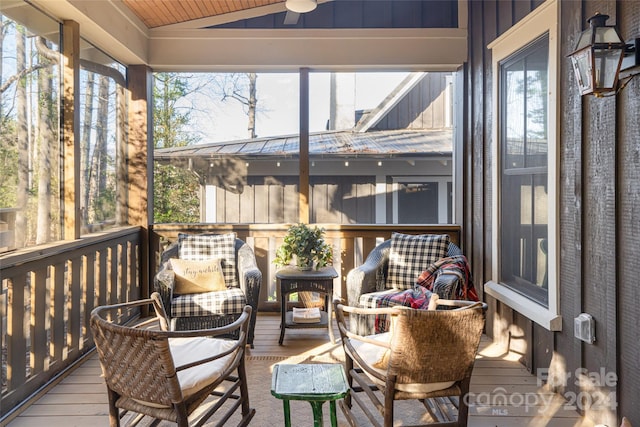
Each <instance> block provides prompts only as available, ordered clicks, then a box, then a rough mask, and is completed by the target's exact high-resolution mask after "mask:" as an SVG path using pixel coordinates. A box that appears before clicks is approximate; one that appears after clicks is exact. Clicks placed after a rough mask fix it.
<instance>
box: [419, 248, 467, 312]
mask: <svg viewBox="0 0 640 427" xmlns="http://www.w3.org/2000/svg"><path fill="white" fill-rule="evenodd" d="M440 274H453V275H456V276H458V280H456V281H455V282H454V283H453V285H450V284H447V285H445V287H439V288H437V289H434V281H435V279H436V277H438V275H440ZM416 285H419V286H423V287H425V288H427V289H428V290H430V291H431V292H434V293H436V294H438V296H439V297H440V298H442V299H464V300H470V301H478V293H477V292H476V289H475V287H474V286H473V280H472V279H471V269H470V267H469V263H468V262H467V257H465V256H464V255H455V256H451V257H446V258H441V259H439V260H438V261H436V262H434V263H433V264H431V265H430V266H429V268H427V269H426V270H425V271H423V272H422V274H420V277H418V280H417V281H416Z"/></svg>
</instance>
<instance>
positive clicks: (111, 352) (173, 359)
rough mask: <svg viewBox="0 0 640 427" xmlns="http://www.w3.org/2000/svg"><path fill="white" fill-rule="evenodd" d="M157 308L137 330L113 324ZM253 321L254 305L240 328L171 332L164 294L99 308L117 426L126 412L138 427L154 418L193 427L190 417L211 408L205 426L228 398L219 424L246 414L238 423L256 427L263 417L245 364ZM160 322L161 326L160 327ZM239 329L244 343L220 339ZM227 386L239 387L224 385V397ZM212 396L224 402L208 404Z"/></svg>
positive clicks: (94, 325)
mask: <svg viewBox="0 0 640 427" xmlns="http://www.w3.org/2000/svg"><path fill="white" fill-rule="evenodd" d="M149 304H152V305H153V307H154V308H155V310H156V313H157V317H156V318H155V319H151V321H147V322H143V323H140V324H139V325H138V326H137V327H130V326H125V325H120V324H116V323H115V322H112V321H110V320H108V319H110V318H117V316H118V315H119V314H120V315H122V313H124V314H125V315H126V314H129V315H131V313H134V312H135V310H136V307H141V306H143V305H149ZM250 316H251V307H250V306H246V307H245V309H244V311H243V313H242V315H241V316H240V317H239V318H238V320H237V321H236V322H234V323H233V324H230V325H227V326H224V327H222V328H217V329H208V330H201V331H179V332H175V331H173V332H171V331H167V326H168V319H167V318H166V313H165V311H164V308H163V305H162V301H161V300H160V297H159V295H158V294H157V293H153V294H152V295H151V298H150V299H145V300H140V301H134V302H130V303H122V304H116V305H110V306H102V307H97V308H95V309H94V310H93V311H92V313H91V322H90V324H91V330H92V332H93V337H94V341H95V344H96V348H97V351H98V355H99V358H100V364H101V366H102V372H103V375H104V379H105V382H106V385H107V391H108V396H109V425H110V426H111V427H117V426H120V417H121V415H123V414H120V410H121V409H122V410H124V411H132V412H135V413H138V414H139V415H138V418H136V420H134V423H135V422H138V421H140V420H141V419H142V417H144V416H149V417H151V418H154V419H156V420H168V421H172V422H175V423H177V425H178V426H180V427H187V426H189V420H188V417H189V415H191V414H192V413H193V412H194V411H195V410H196V409H198V408H199V407H200V406H201V405H202V404H203V402H204V403H206V404H207V405H208V406H209V408H208V409H207V410H206V411H205V412H204V414H203V415H201V416H200V415H197V416H196V418H197V420H195V421H196V422H195V423H194V424H193V425H194V426H201V425H203V424H204V423H205V422H206V421H207V420H208V419H209V418H210V417H211V416H212V415H213V414H214V413H215V412H216V411H218V410H219V409H220V407H221V406H222V404H223V403H225V401H227V400H228V399H231V400H230V402H232V403H231V405H232V406H231V407H229V408H228V409H226V413H224V414H222V415H221V418H222V420H221V421H220V423H219V424H216V425H218V426H221V425H224V424H225V423H226V420H227V419H228V417H229V416H231V415H232V414H233V413H234V412H235V411H236V410H237V409H238V408H241V413H242V419H241V421H240V423H239V424H238V425H239V426H246V425H248V424H249V422H250V420H251V419H252V418H253V416H254V414H255V410H254V409H251V408H250V407H249V395H248V391H247V378H246V373H245V366H244V355H245V346H246V342H247V327H248V323H249V318H250ZM155 321H157V322H158V323H159V327H155V328H154V327H153V325H152V324H151V323H153V322H155ZM234 329H237V330H238V331H239V334H238V335H239V339H238V340H237V341H234V340H226V339H220V338H212V337H215V336H216V335H219V334H227V333H229V332H230V331H231V330H234ZM234 372H237V376H234V375H233V374H234ZM225 381H230V382H231V383H232V385H231V386H228V387H224V390H225V391H224V392H217V391H215V389H216V388H217V387H218V386H219V385H221V384H222V383H223V382H225ZM238 388H239V393H237V391H238ZM210 395H214V396H218V398H219V399H218V400H217V401H216V402H215V403H214V402H210V401H207V402H205V399H207V398H208V397H209V396H210ZM227 406H228V405H227ZM225 407H226V406H225ZM153 425H155V424H153Z"/></svg>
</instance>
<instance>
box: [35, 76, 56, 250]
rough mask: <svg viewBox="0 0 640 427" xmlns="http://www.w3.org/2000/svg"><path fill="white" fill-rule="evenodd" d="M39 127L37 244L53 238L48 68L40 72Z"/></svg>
mask: <svg viewBox="0 0 640 427" xmlns="http://www.w3.org/2000/svg"><path fill="white" fill-rule="evenodd" d="M38 86H39V87H38V94H39V96H40V99H39V102H38V108H39V111H40V114H39V116H40V117H39V120H38V127H39V134H40V140H39V144H40V150H39V152H38V221H37V229H36V244H41V243H46V242H48V241H49V240H50V238H51V231H52V230H51V226H52V224H51V172H52V170H51V155H52V149H53V148H54V146H55V139H54V136H53V129H52V123H51V120H52V119H53V99H51V95H52V94H51V89H52V83H51V74H50V72H49V69H48V68H41V69H40V70H39V71H38Z"/></svg>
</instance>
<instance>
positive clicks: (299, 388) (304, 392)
mask: <svg viewBox="0 0 640 427" xmlns="http://www.w3.org/2000/svg"><path fill="white" fill-rule="evenodd" d="M347 390H348V386H347V376H346V375H345V373H344V368H343V367H342V365H340V364H337V363H336V364H299V365H287V364H278V365H276V366H275V367H274V368H273V375H272V377H271V394H272V395H274V396H275V397H277V398H278V399H282V405H283V406H284V425H285V427H291V409H290V407H289V401H290V400H306V401H307V402H309V403H310V404H311V409H312V410H313V426H314V427H321V426H322V422H323V420H322V405H323V404H324V402H327V401H328V402H329V415H330V417H331V426H332V427H337V426H338V416H337V414H336V400H338V399H343V398H344V397H345V396H346V395H347Z"/></svg>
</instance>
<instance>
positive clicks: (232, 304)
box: [153, 238, 262, 348]
mask: <svg viewBox="0 0 640 427" xmlns="http://www.w3.org/2000/svg"><path fill="white" fill-rule="evenodd" d="M234 246H235V247H234V252H235V266H236V268H235V279H236V281H237V285H236V286H237V287H229V289H228V291H224V292H221V293H220V294H221V295H220V296H212V297H209V296H207V295H203V294H200V295H197V294H195V295H177V294H176V293H175V292H174V290H175V274H174V272H173V270H172V269H171V263H170V260H171V259H172V258H178V249H179V246H178V242H174V243H172V244H170V245H169V246H168V247H167V248H166V249H165V250H164V251H163V252H162V255H161V258H160V269H159V271H158V273H157V274H156V275H155V277H154V281H153V285H154V290H155V291H156V292H158V293H159V294H160V296H161V298H162V302H163V303H164V306H165V309H166V311H167V315H168V318H169V321H170V328H171V329H172V330H176V331H181V330H191V329H207V328H216V327H220V326H224V325H228V324H230V323H232V322H233V321H235V320H236V319H237V318H238V317H239V316H240V313H241V312H242V307H244V305H245V304H248V305H250V306H251V308H252V309H253V310H252V313H251V320H250V322H249V336H248V338H247V343H248V344H249V345H250V346H251V348H253V338H254V330H255V325H256V315H257V313H258V299H259V295H260V286H261V284H262V272H261V271H260V270H259V269H258V266H257V263H256V257H255V254H254V252H253V249H251V247H250V246H249V245H248V244H247V243H245V242H244V241H242V240H240V239H237V238H236V239H235V245H234ZM211 294H212V293H211ZM176 307H179V308H181V310H180V311H178V310H176ZM194 313H196V314H194Z"/></svg>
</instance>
